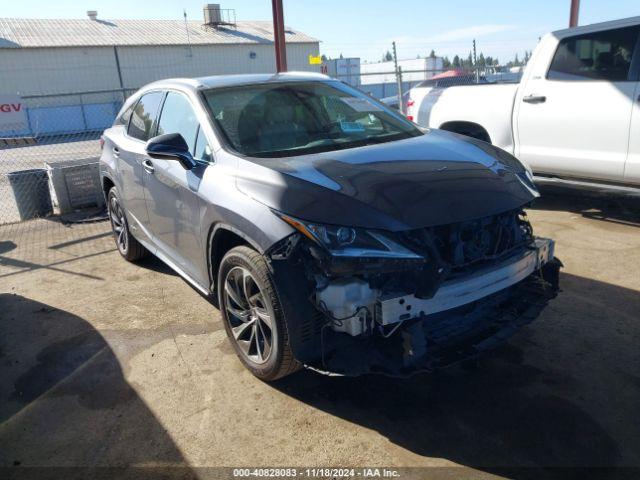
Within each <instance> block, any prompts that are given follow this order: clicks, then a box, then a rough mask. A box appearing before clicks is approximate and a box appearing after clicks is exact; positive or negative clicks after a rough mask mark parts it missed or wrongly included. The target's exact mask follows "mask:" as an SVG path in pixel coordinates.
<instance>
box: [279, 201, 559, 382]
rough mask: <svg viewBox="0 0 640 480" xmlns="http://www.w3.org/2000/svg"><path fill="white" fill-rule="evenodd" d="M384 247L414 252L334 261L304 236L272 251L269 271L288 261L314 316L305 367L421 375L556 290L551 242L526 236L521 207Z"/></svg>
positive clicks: (487, 344)
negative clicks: (304, 288)
mask: <svg viewBox="0 0 640 480" xmlns="http://www.w3.org/2000/svg"><path fill="white" fill-rule="evenodd" d="M393 242H397V243H398V245H401V246H402V248H406V249H407V250H409V251H411V252H415V253H416V254H417V255H415V257H414V258H410V259H408V258H401V259H396V258H368V257H366V256H353V257H349V256H335V255H332V254H331V253H330V252H327V251H325V250H323V249H322V248H319V247H318V245H316V244H314V243H313V242H311V241H309V240H308V239H307V238H304V236H303V235H302V236H301V235H294V236H293V237H290V238H289V239H287V242H286V243H285V244H283V245H279V246H278V248H277V249H275V250H274V251H272V252H271V258H272V260H273V262H274V265H277V263H279V262H280V261H283V260H286V261H288V262H293V263H294V264H298V265H299V266H300V267H301V270H300V271H302V272H304V276H305V277H306V285H307V287H308V290H307V291H306V293H305V295H306V298H308V300H309V302H310V304H311V305H312V306H313V308H314V309H315V313H316V314H315V315H314V316H313V318H312V319H311V320H308V319H306V320H301V321H302V322H306V323H308V324H309V325H308V327H307V328H306V334H305V338H306V340H305V341H306V342H307V343H308V345H309V346H308V347H307V349H306V350H305V352H304V354H303V357H304V360H303V361H304V363H305V364H306V365H307V366H308V367H310V368H314V369H316V370H320V371H323V372H325V373H334V374H335V373H337V374H344V375H357V374H363V373H385V374H389V375H409V374H412V373H415V372H417V371H430V370H433V369H435V368H438V367H441V366H445V365H449V364H451V363H455V362H456V361H460V360H464V359H466V358H469V357H472V356H474V355H477V354H479V353H480V352H482V351H483V350H486V349H488V348H491V347H493V346H495V345H498V344H499V343H501V342H503V341H504V340H506V338H508V337H509V336H511V335H512V334H513V333H515V332H516V331H518V330H519V328H520V327H522V326H523V325H525V324H527V323H529V322H531V321H532V320H533V319H535V318H536V317H537V316H538V314H539V313H540V311H541V310H542V309H543V308H544V306H545V305H546V303H547V302H548V301H549V300H550V299H552V298H554V297H555V296H556V294H557V291H558V276H559V269H560V267H561V263H560V262H559V261H558V260H556V259H555V258H554V242H553V241H552V240H550V239H545V238H538V237H534V235H533V230H532V228H531V225H530V224H529V222H528V220H527V218H526V214H525V213H524V211H523V210H521V209H517V210H513V211H508V212H505V213H501V214H498V215H494V216H491V217H487V218H482V219H477V220H472V221H466V222H461V223H457V224H451V225H444V226H436V227H429V228H423V229H418V230H411V231H405V232H400V233H398V234H395V236H394V238H393ZM293 331H295V328H294V329H293ZM294 336H295V335H294ZM311 345H312V346H311Z"/></svg>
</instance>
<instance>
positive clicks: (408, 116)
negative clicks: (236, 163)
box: [406, 98, 416, 122]
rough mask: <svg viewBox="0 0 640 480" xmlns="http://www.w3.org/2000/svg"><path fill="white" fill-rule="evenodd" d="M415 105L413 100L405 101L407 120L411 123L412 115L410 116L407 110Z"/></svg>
mask: <svg viewBox="0 0 640 480" xmlns="http://www.w3.org/2000/svg"><path fill="white" fill-rule="evenodd" d="M415 104H416V102H415V100H412V99H410V98H409V99H408V100H407V108H406V112H407V120H409V121H411V122H413V115H411V113H412V112H410V111H409V109H410V108H411V107H413V106H414V105H415Z"/></svg>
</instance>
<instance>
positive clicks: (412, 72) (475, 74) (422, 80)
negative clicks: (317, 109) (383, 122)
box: [335, 64, 524, 113]
mask: <svg viewBox="0 0 640 480" xmlns="http://www.w3.org/2000/svg"><path fill="white" fill-rule="evenodd" d="M374 65H375V64H374ZM523 68H524V67H517V68H512V67H506V66H500V65H492V66H491V67H484V68H471V69H452V68H450V69H447V68H432V69H403V68H402V67H398V68H397V69H394V70H385V71H373V72H360V71H357V72H349V73H347V74H337V75H335V77H336V78H338V79H339V80H342V81H343V82H345V83H348V84H350V85H352V86H354V87H356V88H358V89H360V90H362V91H363V92H365V93H367V94H369V95H371V96H373V97H375V98H377V99H379V100H381V101H382V102H383V103H385V104H387V105H388V106H390V107H393V108H395V109H397V110H400V111H402V112H403V113H404V112H406V102H407V100H408V97H409V92H410V90H411V89H413V88H430V89H444V88H449V87H455V86H460V85H477V84H492V83H517V82H519V81H520V77H521V76H522V71H523Z"/></svg>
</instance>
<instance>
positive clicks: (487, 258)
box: [403, 209, 533, 275]
mask: <svg viewBox="0 0 640 480" xmlns="http://www.w3.org/2000/svg"><path fill="white" fill-rule="evenodd" d="M403 237H404V240H405V241H406V242H407V243H408V244H409V245H411V247H412V248H414V249H418V250H419V251H421V252H423V253H424V254H426V255H428V256H430V258H434V257H435V258H436V259H437V260H438V261H439V263H441V264H444V265H446V266H447V267H448V268H449V270H450V274H451V275H457V274H461V273H467V272H468V271H469V270H470V269H473V268H477V267H484V266H486V265H487V264H489V263H491V262H494V261H496V260H499V259H502V258H505V257H506V256H507V255H509V254H512V253H514V252H515V251H518V250H520V249H524V248H526V247H527V245H530V244H531V242H532V241H533V230H532V228H531V224H530V223H529V221H528V219H527V216H526V213H525V212H524V211H523V210H520V209H518V210H512V211H509V212H505V213H502V214H499V215H492V216H490V217H485V218H481V219H477V220H470V221H466V222H460V223H454V224H450V225H442V226H437V227H427V228H422V229H418V230H411V231H409V232H405V233H404V234H403Z"/></svg>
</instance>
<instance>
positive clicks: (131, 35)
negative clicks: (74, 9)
mask: <svg viewBox="0 0 640 480" xmlns="http://www.w3.org/2000/svg"><path fill="white" fill-rule="evenodd" d="M88 13H91V15H90V18H87V19H64V20H41V19H17V18H0V65H2V67H1V68H0V94H16V93H18V94H20V95H21V96H22V97H23V98H25V97H26V98H27V99H29V97H31V96H34V95H37V96H38V101H37V102H36V101H35V100H34V99H32V100H31V101H27V102H26V103H27V105H28V107H29V122H30V130H31V133H32V134H33V131H34V130H37V131H38V133H40V134H42V133H47V132H48V133H56V132H63V131H64V132H71V131H86V130H97V129H101V128H104V127H105V126H107V125H109V123H110V122H111V121H112V118H113V115H114V113H113V111H114V110H117V109H118V108H119V105H120V103H121V102H122V100H123V91H124V93H125V94H127V95H128V94H130V93H131V92H132V91H134V90H136V89H138V88H139V87H141V86H142V85H144V84H146V83H149V82H151V81H154V80H158V79H162V78H169V77H197V76H207V75H221V74H233V73H268V72H274V71H275V51H274V44H273V25H272V23H271V22H269V21H238V22H234V24H215V25H214V24H205V23H204V20H201V21H196V20H190V21H184V20H106V19H100V18H97V17H96V16H95V15H93V14H92V13H94V12H88ZM286 42H287V57H288V64H289V70H304V71H319V67H318V66H317V65H309V60H308V59H309V55H318V52H319V42H318V40H317V39H315V38H312V37H310V36H308V35H305V34H304V33H301V32H297V31H294V30H291V29H289V28H287V29H286ZM96 91H112V92H104V93H100V94H98V93H87V92H96ZM83 92H84V93H83ZM42 95H46V96H45V97H42ZM107 105H109V108H105V106H107ZM63 106H64V107H65V108H67V107H69V108H67V111H61V110H60V107H63ZM78 108H79V109H80V110H78ZM73 112H75V113H73ZM61 114H64V116H65V118H67V122H65V123H66V125H62V124H61V122H60V118H59V117H60V115H61ZM72 117H73V118H72ZM75 117H77V118H75ZM1 133H2V132H0V134H1Z"/></svg>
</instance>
